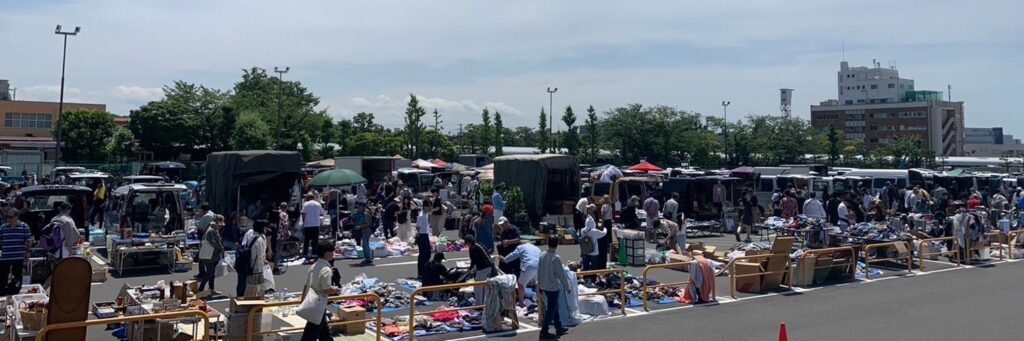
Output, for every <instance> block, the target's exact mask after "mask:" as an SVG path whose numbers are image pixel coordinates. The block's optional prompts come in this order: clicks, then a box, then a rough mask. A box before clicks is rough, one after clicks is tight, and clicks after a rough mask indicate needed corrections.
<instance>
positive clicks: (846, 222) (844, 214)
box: [836, 200, 851, 231]
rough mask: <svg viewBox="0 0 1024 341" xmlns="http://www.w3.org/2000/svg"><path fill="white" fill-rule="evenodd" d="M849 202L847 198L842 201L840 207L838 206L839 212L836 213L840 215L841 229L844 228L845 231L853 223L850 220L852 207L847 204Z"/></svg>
mask: <svg viewBox="0 0 1024 341" xmlns="http://www.w3.org/2000/svg"><path fill="white" fill-rule="evenodd" d="M847 203H848V202H847V201H846V200H843V201H842V202H840V203H839V208H838V210H837V214H836V215H838V216H839V228H840V229H841V230H843V231H846V228H847V227H849V226H850V224H851V221H850V209H849V208H848V207H847V206H846V205H847Z"/></svg>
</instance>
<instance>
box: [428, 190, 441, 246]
mask: <svg viewBox="0 0 1024 341" xmlns="http://www.w3.org/2000/svg"><path fill="white" fill-rule="evenodd" d="M430 193H431V195H432V197H431V198H430V205H428V206H429V207H430V218H429V220H430V232H431V234H432V235H433V236H435V237H437V236H440V235H441V232H443V231H444V220H445V219H444V202H442V201H441V196H440V195H439V194H438V191H437V189H431V190H430Z"/></svg>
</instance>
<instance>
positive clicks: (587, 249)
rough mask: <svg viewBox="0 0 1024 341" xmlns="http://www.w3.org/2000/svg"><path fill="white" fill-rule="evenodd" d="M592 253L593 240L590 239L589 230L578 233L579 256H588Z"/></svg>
mask: <svg viewBox="0 0 1024 341" xmlns="http://www.w3.org/2000/svg"><path fill="white" fill-rule="evenodd" d="M591 253H594V238H592V237H590V230H589V229H585V230H583V231H581V233H580V254H581V255H589V254H591Z"/></svg>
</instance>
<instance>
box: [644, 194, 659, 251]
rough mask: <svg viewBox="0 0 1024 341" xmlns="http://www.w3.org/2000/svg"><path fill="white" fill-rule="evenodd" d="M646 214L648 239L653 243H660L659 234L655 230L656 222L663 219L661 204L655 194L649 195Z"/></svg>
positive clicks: (645, 201)
mask: <svg viewBox="0 0 1024 341" xmlns="http://www.w3.org/2000/svg"><path fill="white" fill-rule="evenodd" d="M644 212H645V213H647V234H648V236H647V239H648V240H650V241H653V242H657V241H658V232H657V230H655V229H654V228H655V226H654V225H655V222H656V221H658V220H659V219H661V204H659V203H658V199H655V198H654V193H653V192H648V193H647V200H644Z"/></svg>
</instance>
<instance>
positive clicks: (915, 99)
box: [811, 61, 964, 156]
mask: <svg viewBox="0 0 1024 341" xmlns="http://www.w3.org/2000/svg"><path fill="white" fill-rule="evenodd" d="M837 79H838V81H837V84H838V89H837V90H838V91H837V93H838V97H837V98H838V99H830V100H826V101H822V102H821V103H820V104H819V105H812V106H811V125H812V126H814V127H815V128H818V129H821V130H825V129H827V128H828V126H830V125H831V126H835V127H836V129H837V130H839V131H840V132H842V133H843V134H844V136H845V137H846V138H848V139H861V140H864V143H865V145H867V146H868V147H870V148H881V147H885V146H887V145H888V144H889V143H890V142H891V141H892V140H893V139H895V138H897V137H901V136H916V137H918V138H919V139H920V140H921V148H925V149H927V150H930V151H932V152H934V153H935V154H936V155H944V156H962V155H963V154H964V103H963V102H953V101H948V100H943V98H942V95H943V93H942V92H940V91H921V90H917V89H915V88H914V80H912V79H906V78H900V76H899V72H898V71H897V70H896V69H895V68H894V67H889V68H882V67H881V66H880V65H879V64H878V63H877V62H874V63H873V66H872V67H863V66H860V67H850V66H849V63H847V62H845V61H843V62H842V63H841V64H840V67H839V72H838V73H837Z"/></svg>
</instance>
